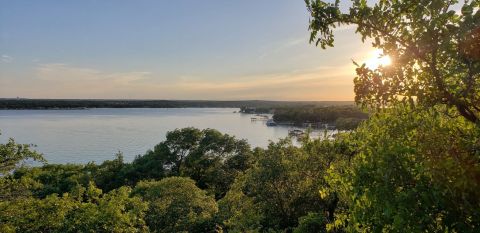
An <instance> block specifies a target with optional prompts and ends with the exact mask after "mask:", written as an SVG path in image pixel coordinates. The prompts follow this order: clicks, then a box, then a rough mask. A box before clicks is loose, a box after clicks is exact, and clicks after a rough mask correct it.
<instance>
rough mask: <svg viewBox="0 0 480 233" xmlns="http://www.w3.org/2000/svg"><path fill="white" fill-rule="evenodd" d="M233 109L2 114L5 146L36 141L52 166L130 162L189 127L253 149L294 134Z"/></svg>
mask: <svg viewBox="0 0 480 233" xmlns="http://www.w3.org/2000/svg"><path fill="white" fill-rule="evenodd" d="M234 111H238V109H233V108H135V109H125V108H123V109H111V108H97V109H86V110H0V130H1V133H2V135H1V136H0V142H2V143H4V142H6V140H7V139H8V138H9V137H13V138H14V139H15V140H16V141H17V142H18V143H32V144H35V145H37V147H36V150H37V151H39V152H41V153H43V154H44V157H45V158H46V159H47V160H48V162H49V163H63V164H64V163H87V162H90V161H94V162H96V163H101V162H103V161H105V160H111V159H113V158H115V154H116V153H117V152H118V151H121V152H122V153H123V155H124V158H125V161H127V162H130V161H132V160H133V159H134V158H135V156H136V155H139V154H144V153H145V152H146V151H147V150H148V149H151V148H153V146H154V145H156V144H158V143H159V142H161V141H163V140H164V139H165V134H166V133H167V132H168V131H171V130H174V129H176V128H183V127H190V126H192V127H197V128H200V129H205V128H212V129H217V130H219V131H221V132H223V133H227V134H230V135H233V136H235V137H236V138H240V139H247V140H248V142H249V143H250V145H252V147H256V146H259V147H266V146H267V145H268V143H269V141H270V140H273V141H276V140H278V139H279V138H284V137H286V136H287V135H288V130H289V129H290V128H289V127H282V126H277V127H267V126H266V125H265V122H264V121H257V122H252V121H251V117H252V116H253V115H248V114H240V113H234Z"/></svg>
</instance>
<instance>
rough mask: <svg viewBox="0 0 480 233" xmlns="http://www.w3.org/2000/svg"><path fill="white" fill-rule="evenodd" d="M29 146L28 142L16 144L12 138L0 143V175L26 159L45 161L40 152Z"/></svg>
mask: <svg viewBox="0 0 480 233" xmlns="http://www.w3.org/2000/svg"><path fill="white" fill-rule="evenodd" d="M0 135H1V133H0ZM31 147H32V145H28V144H18V143H16V142H15V140H13V138H10V139H9V140H8V142H7V143H6V144H0V176H3V175H6V174H8V173H10V172H12V171H13V170H14V169H15V168H16V167H18V166H19V163H21V162H24V161H25V160H28V159H31V160H35V161H39V162H45V159H44V158H43V156H42V154H40V153H37V152H36V151H34V150H32V149H31Z"/></svg>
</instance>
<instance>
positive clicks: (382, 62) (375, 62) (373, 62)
mask: <svg viewBox="0 0 480 233" xmlns="http://www.w3.org/2000/svg"><path fill="white" fill-rule="evenodd" d="M365 64H366V65H367V67H368V68H369V69H371V70H374V69H377V68H379V67H385V66H389V65H391V64H392V59H391V58H390V56H388V55H383V51H382V50H381V49H376V50H374V51H372V52H370V56H369V58H368V59H367V60H366V61H365Z"/></svg>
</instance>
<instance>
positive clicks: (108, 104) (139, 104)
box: [0, 98, 354, 110]
mask: <svg viewBox="0 0 480 233" xmlns="http://www.w3.org/2000/svg"><path fill="white" fill-rule="evenodd" d="M353 104H354V102H353V101H269V100H225V101H223V100H135V99H132V100H118V99H117V100H115V99H23V98H13V99H0V109H2V110H6V109H18V110H20V109H32V110H33V109H65V110H69V109H71V110H79V109H89V108H241V107H245V106H248V107H253V108H277V107H300V106H303V107H307V106H308V107H323V106H346V105H353Z"/></svg>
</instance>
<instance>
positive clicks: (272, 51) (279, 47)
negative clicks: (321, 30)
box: [258, 37, 308, 60]
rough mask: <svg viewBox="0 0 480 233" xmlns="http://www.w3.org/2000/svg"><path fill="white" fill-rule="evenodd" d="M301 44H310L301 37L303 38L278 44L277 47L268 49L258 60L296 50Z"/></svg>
mask: <svg viewBox="0 0 480 233" xmlns="http://www.w3.org/2000/svg"><path fill="white" fill-rule="evenodd" d="M300 44H308V40H307V39H305V38H303V37H301V38H292V39H290V40H286V41H284V42H283V43H277V44H276V45H274V46H272V47H271V48H268V50H267V51H265V52H263V53H262V54H261V55H260V56H259V57H258V59H260V60H262V59H264V58H266V57H268V56H271V55H276V54H278V53H280V52H282V51H285V50H288V49H291V48H294V47H295V46H298V45H300Z"/></svg>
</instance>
